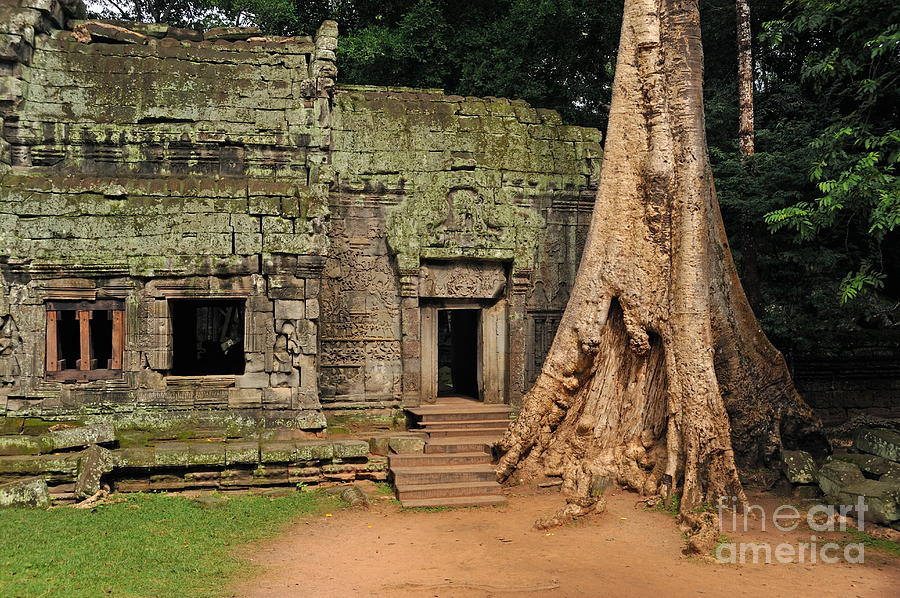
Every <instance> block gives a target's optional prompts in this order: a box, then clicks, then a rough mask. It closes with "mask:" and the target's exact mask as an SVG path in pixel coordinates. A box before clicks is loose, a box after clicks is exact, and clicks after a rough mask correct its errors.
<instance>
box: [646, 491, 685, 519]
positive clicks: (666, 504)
mask: <svg viewBox="0 0 900 598" xmlns="http://www.w3.org/2000/svg"><path fill="white" fill-rule="evenodd" d="M680 509H681V495H680V494H677V493H675V494H671V495H670V496H669V497H668V498H660V499H659V500H658V501H657V502H656V504H655V505H653V506H652V507H646V506H645V507H644V510H645V511H656V512H657V513H668V514H669V515H671V516H673V517H677V516H678V512H679V510H680Z"/></svg>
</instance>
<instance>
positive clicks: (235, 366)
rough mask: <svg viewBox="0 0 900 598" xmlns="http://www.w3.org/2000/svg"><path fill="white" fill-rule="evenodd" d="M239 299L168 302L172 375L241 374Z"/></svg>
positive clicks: (242, 305) (241, 302)
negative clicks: (170, 320)
mask: <svg viewBox="0 0 900 598" xmlns="http://www.w3.org/2000/svg"><path fill="white" fill-rule="evenodd" d="M245 304H246V301H244V300H243V299H170V300H169V309H170V312H171V317H172V375H174V376H214V375H241V374H243V373H244V367H245V365H246V360H245V356H244V312H245Z"/></svg>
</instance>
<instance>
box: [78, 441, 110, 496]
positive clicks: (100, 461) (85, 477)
mask: <svg viewBox="0 0 900 598" xmlns="http://www.w3.org/2000/svg"><path fill="white" fill-rule="evenodd" d="M115 464H116V459H115V457H114V456H113V453H112V451H110V450H108V449H105V448H103V447H102V446H97V445H96V444H95V445H93V446H90V447H88V449H87V450H85V451H84V452H83V453H82V454H81V461H79V463H78V477H76V478H75V498H89V497H91V496H93V495H95V494H97V492H99V491H100V479H101V478H102V477H103V474H105V473H109V472H111V471H112V470H113V469H114V468H115Z"/></svg>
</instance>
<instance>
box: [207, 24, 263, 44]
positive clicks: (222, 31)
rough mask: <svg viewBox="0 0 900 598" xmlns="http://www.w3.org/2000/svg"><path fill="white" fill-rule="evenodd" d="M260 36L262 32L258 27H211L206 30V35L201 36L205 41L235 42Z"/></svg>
mask: <svg viewBox="0 0 900 598" xmlns="http://www.w3.org/2000/svg"><path fill="white" fill-rule="evenodd" d="M260 35H262V31H261V30H260V28H259V27H213V28H211V29H207V30H206V33H204V34H203V39H205V40H207V41H216V40H220V39H224V40H229V41H237V40H245V39H247V38H248V37H257V36H260Z"/></svg>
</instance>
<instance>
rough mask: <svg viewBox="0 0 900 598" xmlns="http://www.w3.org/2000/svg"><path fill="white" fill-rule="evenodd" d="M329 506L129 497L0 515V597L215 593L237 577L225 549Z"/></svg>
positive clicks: (300, 497)
mask: <svg viewBox="0 0 900 598" xmlns="http://www.w3.org/2000/svg"><path fill="white" fill-rule="evenodd" d="M326 508H329V509H337V508H339V507H338V503H337V502H336V501H334V499H331V498H328V497H325V496H323V495H321V494H318V493H302V494H301V493H294V494H291V495H289V496H285V497H281V498H274V499H270V498H265V497H261V496H249V495H245V496H233V497H228V498H223V500H221V501H216V503H215V505H213V506H210V507H208V508H204V507H203V506H201V505H200V504H198V503H197V502H194V501H192V500H190V499H188V498H183V497H173V496H165V495H154V494H134V495H129V496H128V497H127V501H126V502H122V503H118V504H113V505H108V506H101V507H98V508H96V509H94V510H91V511H87V510H76V509H70V508H57V509H50V510H47V511H38V510H33V509H5V510H0V538H3V552H2V554H0V595H2V596H67V597H70V598H78V597H80V596H84V597H93V596H128V597H137V596H148V597H150V596H183V597H189V596H218V595H220V594H221V592H222V587H223V584H226V583H228V581H229V580H230V579H233V578H234V577H235V576H236V575H239V574H241V573H242V572H246V569H247V563H245V562H243V561H241V560H239V559H238V558H236V557H235V555H234V547H235V546H237V545H239V544H243V543H247V542H251V541H253V540H256V539H259V538H263V537H266V536H270V535H273V534H275V533H278V532H279V531H281V530H282V529H283V526H284V524H285V523H287V522H289V521H291V520H292V519H294V518H296V517H299V516H302V515H310V514H314V513H318V512H321V511H322V510H324V509H326Z"/></svg>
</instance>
